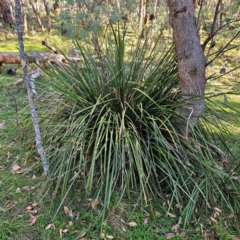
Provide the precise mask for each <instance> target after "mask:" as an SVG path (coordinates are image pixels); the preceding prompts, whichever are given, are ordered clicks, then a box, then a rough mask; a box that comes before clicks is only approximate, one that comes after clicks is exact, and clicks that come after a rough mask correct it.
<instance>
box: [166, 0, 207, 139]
mask: <svg viewBox="0 0 240 240" xmlns="http://www.w3.org/2000/svg"><path fill="white" fill-rule="evenodd" d="M168 6H169V10H170V16H171V17H170V19H171V25H172V28H173V39H174V43H175V46H176V54H177V60H178V73H179V78H180V87H181V101H183V104H182V105H181V107H179V108H177V112H178V113H179V114H180V115H181V116H183V117H185V118H186V119H187V123H185V121H181V120H179V119H174V121H175V122H178V124H179V126H180V129H181V131H182V132H183V133H184V134H185V135H186V136H187V135H188V132H189V129H190V127H194V126H195V125H196V123H197V122H198V120H199V119H200V117H201V116H202V114H203V110H204V91H205V83H206V79H205V59H204V53H203V50H202V47H201V45H200V39H199V35H198V32H197V25H196V18H195V15H194V5H193V1H192V0H168Z"/></svg>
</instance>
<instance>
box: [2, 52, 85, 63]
mask: <svg viewBox="0 0 240 240" xmlns="http://www.w3.org/2000/svg"><path fill="white" fill-rule="evenodd" d="M25 56H26V61H27V63H38V62H39V63H40V64H44V63H45V62H49V63H53V64H57V65H59V63H60V64H61V63H64V64H65V63H67V62H68V60H70V61H74V62H80V61H82V60H83V58H81V57H65V56H63V55H61V54H52V53H44V52H28V53H25ZM3 63H5V64H20V63H21V58H20V55H19V53H10V52H0V66H2V64H3Z"/></svg>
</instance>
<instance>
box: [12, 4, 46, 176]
mask: <svg viewBox="0 0 240 240" xmlns="http://www.w3.org/2000/svg"><path fill="white" fill-rule="evenodd" d="M15 5H16V25H17V33H18V43H19V53H20V57H21V65H22V68H23V73H24V82H25V84H26V87H27V92H28V100H29V106H30V111H31V116H32V121H33V126H34V130H35V140H36V146H37V150H38V153H39V155H40V157H41V160H42V166H43V170H44V173H45V175H46V176H48V161H47V158H46V154H45V151H44V149H43V146H42V140H41V132H40V128H39V125H38V119H37V113H36V108H35V105H34V100H33V92H32V89H31V82H30V81H31V80H30V77H29V74H28V69H27V62H26V59H25V54H24V44H23V33H22V27H21V5H20V0H15Z"/></svg>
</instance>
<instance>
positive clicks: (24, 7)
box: [22, 0, 28, 35]
mask: <svg viewBox="0 0 240 240" xmlns="http://www.w3.org/2000/svg"><path fill="white" fill-rule="evenodd" d="M22 12H23V34H24V35H27V34H28V19H27V11H26V2H25V0H23V1H22Z"/></svg>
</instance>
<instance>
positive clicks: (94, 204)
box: [91, 198, 99, 209]
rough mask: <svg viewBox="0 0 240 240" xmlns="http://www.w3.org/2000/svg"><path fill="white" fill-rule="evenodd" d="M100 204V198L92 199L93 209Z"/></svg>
mask: <svg viewBox="0 0 240 240" xmlns="http://www.w3.org/2000/svg"><path fill="white" fill-rule="evenodd" d="M98 204H99V201H98V199H97V198H96V199H93V200H92V201H91V208H92V209H95V208H96V207H97V206H98Z"/></svg>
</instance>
